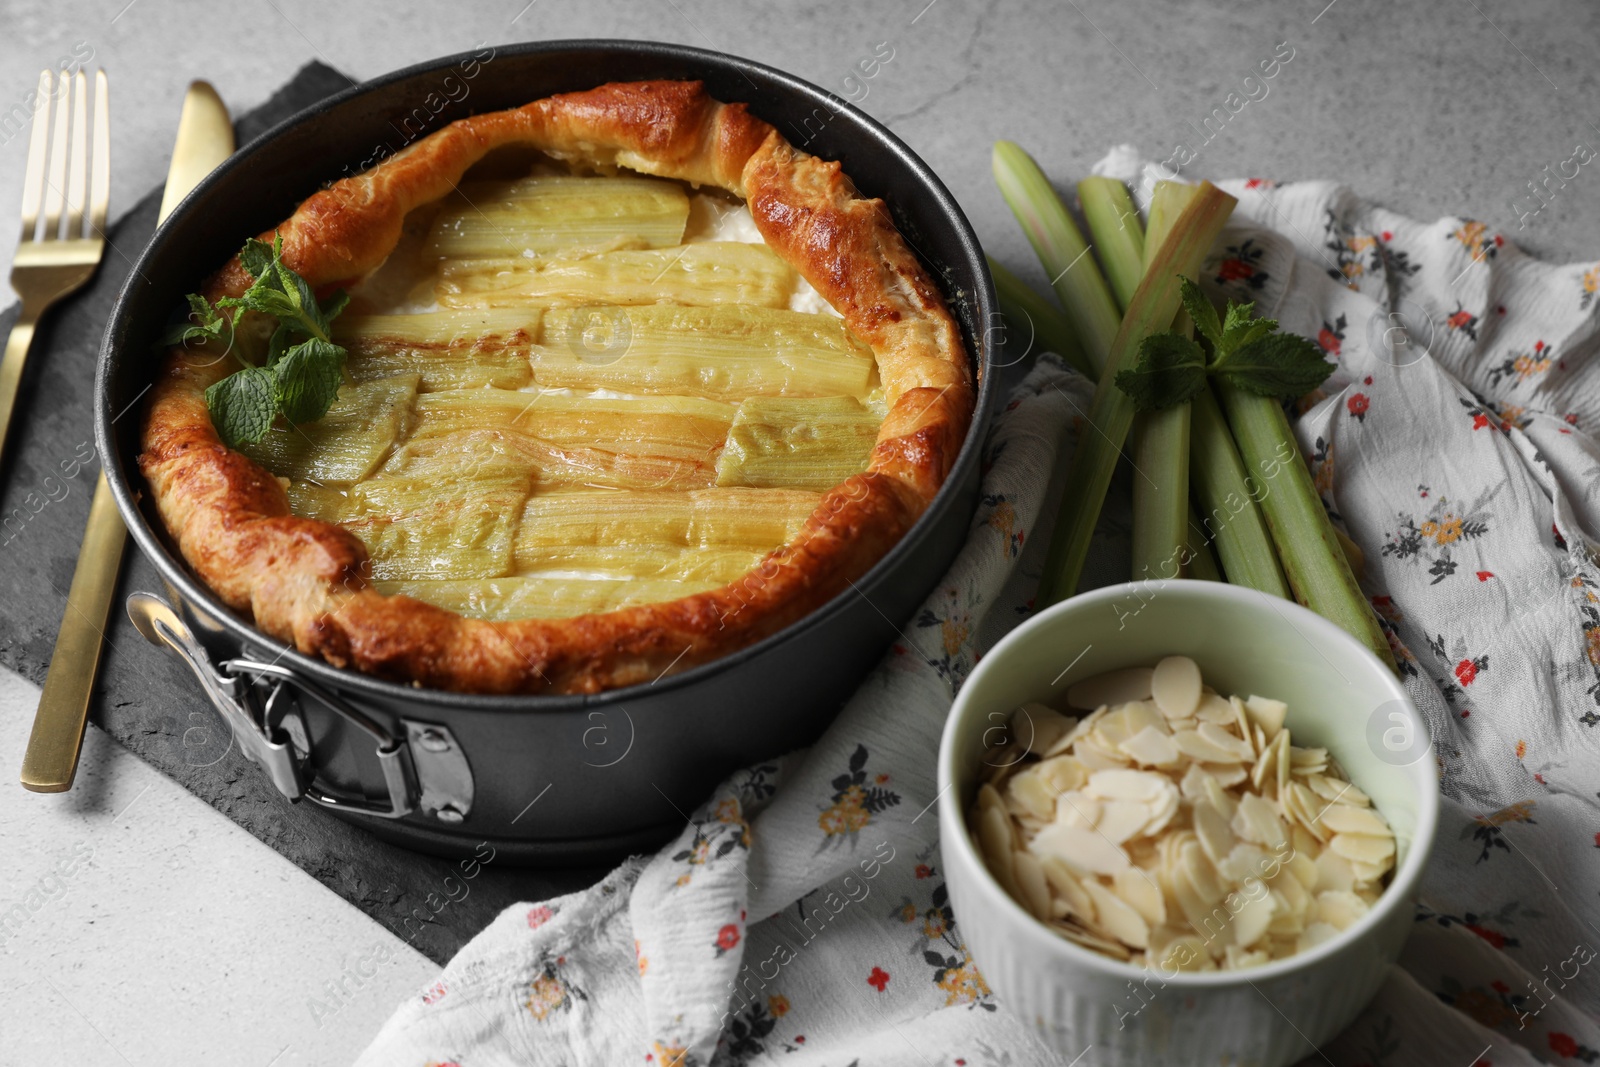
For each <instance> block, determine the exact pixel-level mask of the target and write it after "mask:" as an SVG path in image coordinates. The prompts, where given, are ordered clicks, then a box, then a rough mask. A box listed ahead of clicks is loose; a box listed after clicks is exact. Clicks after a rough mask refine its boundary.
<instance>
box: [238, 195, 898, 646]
mask: <svg viewBox="0 0 1600 1067" xmlns="http://www.w3.org/2000/svg"><path fill="white" fill-rule="evenodd" d="M524 170H525V173H524V176H521V177H514V178H494V179H485V178H478V179H476V180H471V179H470V176H469V180H468V181H465V182H463V183H462V184H461V186H460V187H459V189H458V191H457V192H456V193H454V194H452V195H451V196H449V197H447V198H445V199H444V200H442V201H440V202H438V203H435V204H432V205H429V206H428V207H426V208H424V209H419V210H418V211H415V212H412V214H411V215H410V216H409V217H408V218H407V220H406V226H405V232H404V235H403V237H402V239H401V241H400V244H399V245H398V246H397V247H396V249H395V251H394V253H393V254H392V255H391V256H390V257H389V259H388V260H387V261H386V262H385V264H384V265H383V266H382V267H381V268H380V269H379V270H377V271H375V272H374V273H373V274H372V275H371V276H369V277H368V278H366V279H364V280H363V281H362V282H361V283H360V284H358V285H357V286H355V287H354V288H353V289H352V290H351V297H352V300H351V304H350V306H349V309H348V310H346V311H345V312H344V313H343V314H342V315H341V316H340V317H339V318H338V319H337V320H336V321H335V340H337V341H338V342H339V343H340V344H342V345H344V346H345V347H346V348H347V349H348V351H349V353H350V357H349V362H348V364H347V376H348V377H347V381H346V384H345V385H344V387H343V388H342V389H341V390H340V392H339V398H338V400H337V401H336V402H335V404H334V406H333V408H332V409H331V410H330V411H329V412H328V414H327V415H326V416H325V417H324V418H322V419H321V420H319V421H318V422H315V423H310V424H306V425H301V426H282V425H280V426H278V427H277V428H275V429H274V430H273V431H272V432H270V433H269V434H268V435H267V437H266V438H265V439H264V440H263V441H262V442H261V443H260V444H259V445H255V446H252V447H249V448H247V449H245V451H246V452H247V454H249V455H250V456H251V457H252V458H254V459H256V460H257V461H258V462H260V463H261V464H262V465H263V466H265V467H266V468H267V469H269V470H271V471H272V472H273V473H274V474H276V475H278V476H279V477H280V478H282V479H285V480H286V481H287V483H288V493H289V500H290V504H291V506H292V508H293V510H294V512H295V513H296V514H299V515H304V516H308V517H311V518H317V519H323V520H326V521H328V522H332V523H336V524H338V525H340V526H342V527H344V528H345V529H347V530H349V531H350V532H351V533H353V534H355V535H356V536H358V537H359V538H361V540H362V541H363V542H364V543H365V544H366V546H367V548H368V551H369V553H370V556H371V567H372V578H373V584H374V586H375V588H377V589H378V590H379V591H380V592H384V593H403V594H406V595H408V596H412V597H415V598H416V599H418V600H422V601H425V602H427V603H430V604H434V605H437V606H439V607H442V608H447V609H449V610H451V611H455V612H459V613H461V614H463V615H469V616H475V617H478V618H486V619H496V620H509V619H521V618H563V617H570V616H575V615H583V614H589V613H595V612H604V611H611V610H614V609H617V608H621V607H627V606H630V605H635V604H645V603H655V602H659V601H669V600H675V599H678V598H679V597H683V596H687V595H689V594H692V593H697V592H701V591H704V590H707V589H713V588H716V587H718V586H722V585H725V584H727V583H728V582H731V581H733V580H735V579H736V578H738V577H739V576H740V575H742V574H744V573H745V572H746V571H748V570H749V569H750V568H751V567H752V566H754V565H755V564H756V563H758V562H759V561H760V560H761V559H762V557H764V556H765V555H766V554H767V553H768V552H770V551H772V550H773V549H775V548H777V547H779V546H781V545H783V544H785V543H786V542H788V541H790V540H792V539H793V538H794V537H795V535H796V534H797V533H798V532H799V530H800V528H801V526H802V525H803V523H804V522H805V520H806V519H807V518H808V517H809V516H810V514H811V513H812V511H813V510H814V509H815V507H816V506H817V503H818V502H819V500H820V499H821V495H822V493H823V491H825V490H827V489H829V488H831V487H833V486H834V485H837V484H838V483H839V482H841V481H843V480H845V479H846V478H848V477H849V476H850V475H852V474H855V473H858V472H860V471H862V470H864V469H865V468H866V466H867V461H868V457H869V454H870V452H871V450H872V447H873V444H874V442H875V440H876V437H877V434H878V429H879V425H880V423H881V422H882V421H883V417H884V414H885V405H884V399H883V390H882V387H881V385H880V383H879V380H878V373H877V367H876V363H875V361H874V359H873V355H872V351H871V349H870V348H868V347H867V345H865V344H863V343H862V342H861V341H860V340H859V339H858V338H856V337H855V336H854V335H853V334H852V333H851V332H850V331H849V330H848V329H847V328H846V327H845V325H844V322H843V321H842V320H841V319H840V318H839V317H838V316H837V314H835V313H834V312H833V309H832V308H830V307H828V305H827V304H826V303H825V302H824V301H823V300H822V298H821V297H820V296H819V295H818V294H817V293H816V291H815V290H814V289H812V288H811V287H810V286H809V285H808V284H807V283H806V282H805V280H804V279H803V278H801V277H800V275H799V274H798V273H797V272H796V271H795V270H794V269H793V268H792V267H790V266H789V265H788V264H787V263H785V262H784V261H783V260H782V259H780V258H779V257H778V255H777V254H775V253H774V252H773V251H772V250H771V249H769V248H768V247H767V246H766V244H765V243H763V242H762V240H761V237H760V234H759V233H758V231H757V230H756V227H755V224H754V222H753V220H752V219H751V217H750V214H749V212H748V210H747V209H746V208H745V207H744V205H743V204H742V203H740V202H738V201H737V200H734V199H732V198H729V197H726V196H724V195H721V194H717V193H709V192H701V191H694V190H691V189H689V188H688V187H687V186H686V185H683V184H681V183H678V182H674V181H667V180H663V179H658V178H647V177H642V176H634V175H631V174H622V175H617V176H605V175H589V174H574V173H569V172H567V171H564V170H558V169H557V168H555V167H553V166H550V165H546V164H541V165H539V166H536V167H535V168H534V169H533V171H532V173H526V168H524Z"/></svg>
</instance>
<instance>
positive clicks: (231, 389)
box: [206, 367, 278, 448]
mask: <svg viewBox="0 0 1600 1067" xmlns="http://www.w3.org/2000/svg"><path fill="white" fill-rule="evenodd" d="M206 407H208V408H210V409H211V425H213V426H215V427H216V428H217V436H219V437H221V438H222V443H223V444H225V445H227V446H228V447H229V448H238V447H239V446H240V445H241V444H250V445H253V444H255V443H256V442H257V441H259V440H261V439H262V438H263V437H265V436H266V433H267V431H268V430H269V429H271V428H272V419H273V417H274V416H275V415H276V414H277V411H278V397H277V376H276V375H274V374H273V373H272V372H271V371H270V370H267V369H266V368H265V367H246V368H244V369H243V370H240V371H235V372H234V373H233V374H230V375H228V376H227V377H226V378H224V379H222V381H220V382H217V383H216V384H215V385H213V386H211V387H210V388H209V389H207V390H206Z"/></svg>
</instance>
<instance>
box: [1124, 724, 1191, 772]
mask: <svg viewBox="0 0 1600 1067" xmlns="http://www.w3.org/2000/svg"><path fill="white" fill-rule="evenodd" d="M1117 748H1119V749H1120V750H1122V752H1124V753H1125V754H1127V755H1128V756H1131V757H1133V761H1134V762H1135V763H1137V764H1139V765H1140V766H1141V767H1172V766H1176V765H1177V763H1178V760H1179V758H1180V756H1181V755H1182V753H1180V752H1179V751H1178V746H1177V745H1175V744H1174V743H1173V741H1172V738H1171V737H1169V736H1168V735H1167V732H1166V731H1165V730H1163V729H1161V728H1160V727H1159V726H1146V727H1145V728H1144V729H1143V730H1140V731H1139V732H1138V733H1136V734H1134V735H1133V736H1132V737H1130V738H1128V739H1127V740H1126V741H1124V742H1122V744H1120V745H1118V746H1117Z"/></svg>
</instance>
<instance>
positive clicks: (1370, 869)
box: [1350, 857, 1394, 892]
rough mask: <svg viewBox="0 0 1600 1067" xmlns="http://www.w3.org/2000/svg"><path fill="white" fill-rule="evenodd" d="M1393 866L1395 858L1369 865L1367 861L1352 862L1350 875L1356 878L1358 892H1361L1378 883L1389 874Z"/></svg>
mask: <svg viewBox="0 0 1600 1067" xmlns="http://www.w3.org/2000/svg"><path fill="white" fill-rule="evenodd" d="M1393 866H1394V859H1393V857H1391V858H1389V859H1386V860H1380V861H1378V862H1377V863H1368V862H1367V861H1365V860H1351V861H1350V873H1351V876H1352V877H1354V878H1355V883H1356V891H1357V892H1360V891H1361V890H1362V889H1363V888H1364V887H1366V886H1367V885H1369V884H1370V883H1372V882H1376V881H1377V880H1378V879H1379V878H1382V877H1383V876H1384V874H1386V873H1387V872H1388V870H1389V868H1390V867H1393Z"/></svg>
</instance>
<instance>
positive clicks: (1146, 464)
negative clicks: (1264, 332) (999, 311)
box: [1095, 182, 1195, 581]
mask: <svg viewBox="0 0 1600 1067" xmlns="http://www.w3.org/2000/svg"><path fill="white" fill-rule="evenodd" d="M1124 193H1126V190H1125V189H1124ZM1194 194H1195V188H1194V186H1191V185H1179V184H1177V183H1175V182H1163V183H1161V186H1160V188H1158V189H1157V191H1156V196H1155V198H1154V199H1153V200H1152V206H1154V202H1155V201H1156V200H1159V201H1160V204H1161V210H1160V211H1158V212H1155V213H1153V214H1152V215H1151V218H1150V229H1149V230H1148V231H1147V232H1146V233H1145V236H1144V241H1143V245H1144V249H1143V252H1144V253H1147V255H1145V254H1141V257H1140V261H1139V264H1138V270H1139V275H1140V277H1143V275H1144V274H1145V272H1146V270H1147V268H1148V267H1149V266H1150V265H1151V262H1153V261H1154V258H1155V254H1156V250H1158V249H1159V248H1160V247H1161V245H1162V243H1163V242H1164V241H1166V239H1167V236H1168V235H1169V234H1170V233H1171V232H1172V225H1173V223H1175V222H1177V221H1178V216H1179V215H1181V214H1182V212H1183V209H1184V208H1186V207H1188V206H1189V204H1190V203H1192V202H1193V201H1194ZM1095 240H1096V241H1097V242H1099V241H1100V237H1099V234H1098V232H1096V235H1095ZM1147 259H1148V260H1149V262H1147ZM1173 329H1174V330H1176V331H1177V332H1179V333H1182V334H1186V335H1187V334H1189V333H1192V332H1193V326H1192V325H1191V324H1190V323H1189V316H1188V315H1187V314H1185V313H1184V312H1182V311H1180V312H1178V316H1177V319H1176V321H1175V323H1174V325H1173ZM1189 540H1190V536H1189V405H1188V404H1186V403H1185V404H1178V405H1175V406H1173V407H1171V408H1168V409H1166V410H1165V411H1146V412H1144V413H1142V414H1140V415H1139V416H1138V417H1137V418H1136V420H1135V423H1134V435H1133V578H1134V580H1135V581H1138V580H1141V579H1143V580H1146V581H1148V580H1150V579H1156V578H1162V579H1164V578H1176V577H1178V576H1179V575H1180V574H1182V572H1183V564H1184V562H1185V560H1184V557H1185V556H1186V555H1187V554H1188V544H1189Z"/></svg>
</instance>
